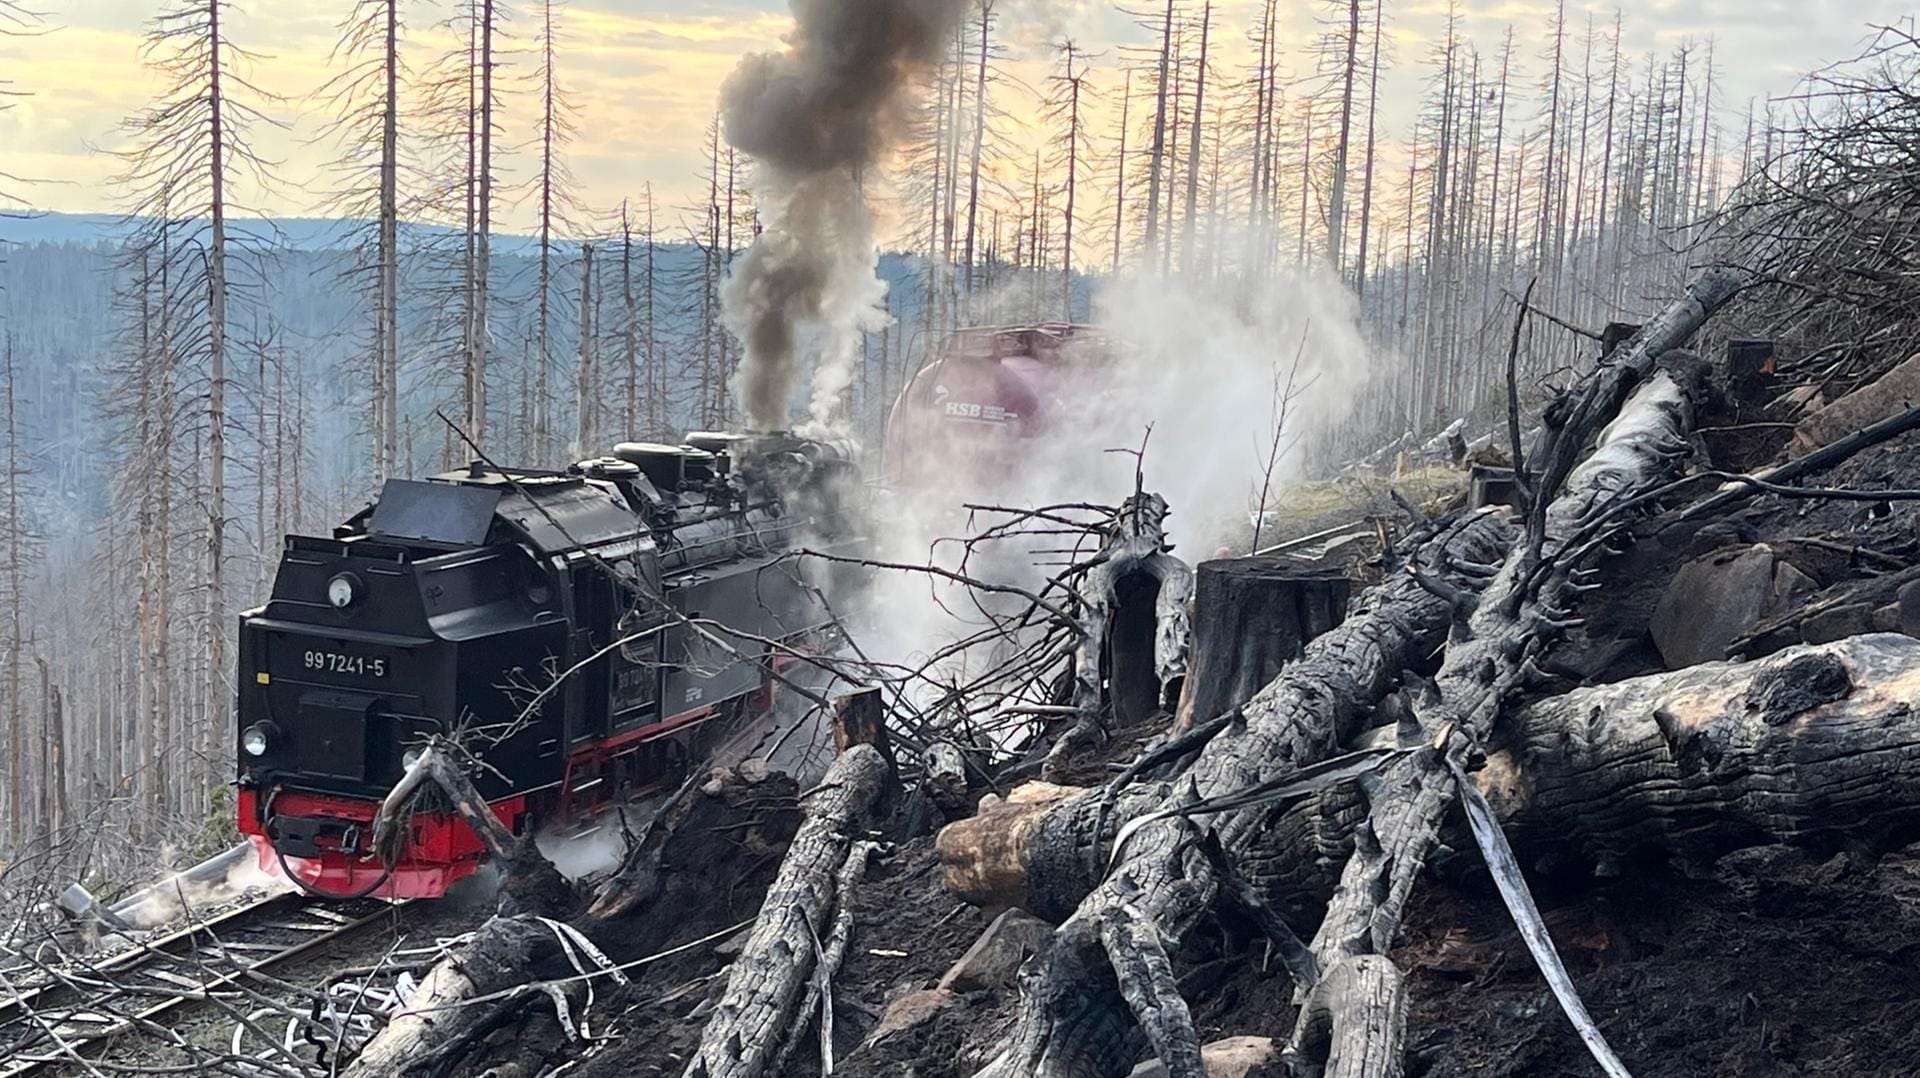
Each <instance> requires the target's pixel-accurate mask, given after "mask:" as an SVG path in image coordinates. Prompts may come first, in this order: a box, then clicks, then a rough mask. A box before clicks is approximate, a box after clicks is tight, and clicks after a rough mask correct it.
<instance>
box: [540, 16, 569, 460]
mask: <svg viewBox="0 0 1920 1078" xmlns="http://www.w3.org/2000/svg"><path fill="white" fill-rule="evenodd" d="M553 14H554V0H543V3H542V4H541V7H540V73H539V86H540V174H539V176H538V177H537V179H536V180H535V182H536V184H537V185H538V187H537V192H538V197H539V205H540V223H539V250H540V261H539V269H538V275H539V277H538V282H537V283H536V284H535V286H534V289H535V291H534V307H535V311H536V314H535V322H534V337H533V364H534V368H535V374H534V378H533V387H534V388H533V394H534V396H533V446H532V452H533V453H534V455H535V456H537V457H540V458H541V459H549V458H551V457H553V456H554V455H555V454H556V453H557V452H558V450H559V447H558V446H557V445H556V444H555V443H554V426H555V424H554V422H553V415H552V409H553V392H552V388H551V386H550V385H549V384H548V377H549V374H550V372H551V370H552V366H553V346H552V314H551V308H550V304H551V302H552V298H553V275H554V267H553V257H554V231H555V227H556V225H557V226H559V227H562V228H565V227H567V226H568V223H569V214H570V211H571V210H572V209H573V174H572V172H571V170H569V169H568V167H567V163H566V160H565V158H564V157H563V156H562V151H563V150H564V149H565V148H566V145H567V143H568V142H570V141H571V140H572V138H573V130H574V121H573V106H572V104H571V102H570V101H569V100H568V99H567V95H566V93H565V92H564V91H562V90H561V89H560V86H559V83H558V81H557V79H556V77H555V73H554V60H555V54H556V52H557V49H556V40H555V37H554V23H553Z"/></svg>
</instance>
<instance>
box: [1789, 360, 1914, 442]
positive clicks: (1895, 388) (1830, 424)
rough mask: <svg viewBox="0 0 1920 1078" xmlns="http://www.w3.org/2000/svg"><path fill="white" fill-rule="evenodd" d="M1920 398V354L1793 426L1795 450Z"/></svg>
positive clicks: (1887, 414)
mask: <svg viewBox="0 0 1920 1078" xmlns="http://www.w3.org/2000/svg"><path fill="white" fill-rule="evenodd" d="M1916 401H1920V355H1915V356H1912V357H1910V358H1909V359H1908V360H1907V361H1906V362H1905V363H1902V364H1900V365H1899V366H1898V367H1895V368H1894V369H1892V370H1890V371H1888V372H1887V373H1885V374H1883V375H1881V376H1880V377H1879V378H1876V379H1874V380H1873V381H1871V382H1868V383H1867V384H1866V385H1863V386H1860V387H1859V388H1857V389H1855V390H1854V391H1853V392H1851V393H1849V394H1847V395H1846V396H1844V397H1841V398H1840V399H1839V400H1837V401H1834V402H1833V403H1832V404H1829V405H1827V406H1826V407H1825V408H1822V409H1820V410H1819V411H1817V412H1814V413H1813V414H1812V415H1810V416H1807V417H1806V418H1805V419H1802V420H1801V421H1800V424H1799V426H1796V427H1795V428H1794V429H1793V448H1794V452H1795V453H1807V452H1811V451H1812V450H1815V449H1818V448H1820V447H1821V446H1823V445H1827V444H1829V443H1831V442H1834V441H1837V440H1839V439H1840V438H1843V437H1845V436H1847V435H1849V434H1852V433H1853V432H1855V431H1857V430H1859V429H1860V428H1862V427H1866V426H1869V425H1871V424H1873V423H1877V422H1879V421H1880V420H1882V419H1886V418H1888V417H1890V416H1895V415H1898V414H1900V413H1901V412H1903V411H1905V410H1907V409H1908V408H1911V407H1913V405H1914V402H1916Z"/></svg>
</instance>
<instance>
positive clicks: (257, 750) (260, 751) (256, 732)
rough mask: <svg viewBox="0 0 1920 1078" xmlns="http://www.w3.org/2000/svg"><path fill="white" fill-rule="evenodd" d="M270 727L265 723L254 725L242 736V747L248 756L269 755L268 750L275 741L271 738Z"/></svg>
mask: <svg viewBox="0 0 1920 1078" xmlns="http://www.w3.org/2000/svg"><path fill="white" fill-rule="evenodd" d="M269 731H270V727H268V725H267V724H266V723H264V722H257V723H254V724H253V725H252V726H249V727H247V728H246V730H245V731H244V732H242V733H241V735H240V747H241V748H243V749H245V750H246V751H247V755H248V756H254V757H260V756H265V755H266V754H267V748H268V747H269V746H270V745H271V744H272V741H273V739H272V738H271V737H270V736H269Z"/></svg>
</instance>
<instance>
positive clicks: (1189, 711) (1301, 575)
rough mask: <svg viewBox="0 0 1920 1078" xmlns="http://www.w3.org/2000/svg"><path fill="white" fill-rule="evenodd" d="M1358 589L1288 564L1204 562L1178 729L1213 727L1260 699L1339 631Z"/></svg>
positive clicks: (1278, 560)
mask: <svg viewBox="0 0 1920 1078" xmlns="http://www.w3.org/2000/svg"><path fill="white" fill-rule="evenodd" d="M1351 586H1352V584H1351V582H1350V581H1349V580H1348V579H1347V577H1346V576H1345V574H1343V573H1339V572H1335V571H1331V570H1325V569H1314V568H1306V567H1303V566H1302V565H1301V564H1300V563H1299V562H1298V561H1295V560H1293V559H1290V558H1285V557H1273V556H1266V557H1251V558H1221V559H1219V560H1216V561H1209V562H1202V563H1201V565H1200V569H1199V573H1198V579H1197V580H1196V582H1195V587H1194V600H1193V645H1194V646H1193V663H1192V672H1191V673H1190V674H1189V675H1188V676H1187V681H1186V685H1185V686H1184V687H1183V688H1182V690H1181V693H1180V709H1179V712H1178V715H1177V720H1176V722H1175V728H1176V729H1179V730H1185V729H1187V728H1189V727H1191V726H1193V725H1194V724H1195V723H1200V722H1206V721H1207V720H1208V719H1211V718H1215V717H1217V716H1219V715H1220V714H1222V713H1223V712H1225V711H1226V710H1227V709H1228V708H1231V707H1233V706H1234V705H1236V704H1239V703H1242V702H1244V701H1246V700H1248V699H1251V698H1252V696H1253V694H1254V693H1256V692H1259V691H1260V689H1261V688H1262V687H1263V686H1265V685H1266V684H1267V683H1268V682H1270V681H1272V680H1273V679H1274V677H1275V676H1276V675H1277V674H1279V673H1280V668H1281V667H1283V666H1285V665H1286V664H1287V663H1289V662H1291V661H1293V660H1294V659H1297V658H1299V657H1300V653H1301V651H1302V650H1304V649H1305V648H1306V646H1307V641H1309V640H1312V639H1313V638H1314V637H1316V636H1319V635H1320V634H1321V633H1324V632H1326V631H1327V630H1328V629H1331V628H1333V627H1334V626H1336V625H1339V624H1340V622H1341V620H1342V619H1344V618H1345V617H1346V613H1347V595H1348V592H1349V591H1350V589H1351Z"/></svg>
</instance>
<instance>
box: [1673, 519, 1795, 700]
mask: <svg viewBox="0 0 1920 1078" xmlns="http://www.w3.org/2000/svg"><path fill="white" fill-rule="evenodd" d="M1814 586H1815V585H1814V582H1813V581H1812V580H1811V579H1809V578H1808V577H1807V575H1806V574H1805V573H1802V572H1801V571H1800V570H1798V569H1795V568H1794V567H1793V566H1792V565H1790V564H1788V563H1787V562H1785V561H1782V560H1780V559H1778V558H1776V557H1775V556H1774V552H1773V549H1772V548H1771V547H1769V546H1767V545H1766V544H1764V543H1759V544H1755V545H1753V546H1750V547H1746V548H1731V549H1727V550H1721V551H1718V552H1716V553H1713V554H1708V555H1706V556H1704V557H1700V558H1696V559H1694V560H1693V561H1690V562H1688V563H1687V564H1686V565H1683V566H1681V568H1680V571H1679V572H1677V573H1675V574H1674V575H1673V580H1672V581H1671V582H1669V583H1668V584H1667V590H1666V592H1665V593H1664V594H1662V595H1661V596H1660V601H1659V603H1657V604H1655V606H1654V608H1653V618H1652V621H1651V622H1650V624H1649V625H1648V628H1649V629H1650V630H1651V631H1652V633H1653V642H1654V645H1655V646H1656V647H1658V648H1659V649H1660V658H1661V659H1662V660H1664V661H1665V662H1666V664H1667V667H1668V669H1671V670H1678V669H1680V668H1682V667H1687V666H1693V665H1694V664H1696V663H1703V662H1716V661H1718V660H1721V659H1724V658H1726V657H1727V646H1728V645H1730V644H1732V643H1733V642H1734V641H1735V640H1738V639H1739V638H1740V637H1742V636H1744V635H1746V634H1747V633H1748V632H1750V631H1751V630H1752V629H1753V628H1754V627H1755V626H1756V625H1758V624H1759V623H1760V622H1761V621H1763V620H1765V619H1766V618H1768V617H1771V616H1773V615H1774V614H1777V613H1779V612H1781V611H1783V610H1785V609H1787V608H1788V607H1789V606H1791V605H1792V604H1793V602H1794V601H1795V600H1796V599H1798V598H1799V597H1800V596H1802V595H1805V594H1807V593H1809V592H1811V591H1813V590H1814Z"/></svg>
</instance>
